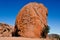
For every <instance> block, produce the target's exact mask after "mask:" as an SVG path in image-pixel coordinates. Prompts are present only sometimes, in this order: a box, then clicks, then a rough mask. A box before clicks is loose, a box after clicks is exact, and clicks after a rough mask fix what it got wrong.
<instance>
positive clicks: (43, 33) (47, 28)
mask: <svg viewBox="0 0 60 40" xmlns="http://www.w3.org/2000/svg"><path fill="white" fill-rule="evenodd" d="M49 29H50V28H49V26H48V25H47V26H46V25H45V27H44V28H43V31H42V33H41V35H42V38H46V36H47V34H48V33H49Z"/></svg>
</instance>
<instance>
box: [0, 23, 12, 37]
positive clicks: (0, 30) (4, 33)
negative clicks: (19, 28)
mask: <svg viewBox="0 0 60 40" xmlns="http://www.w3.org/2000/svg"><path fill="white" fill-rule="evenodd" d="M12 31H13V30H12V26H10V25H8V24H4V23H0V37H12Z"/></svg>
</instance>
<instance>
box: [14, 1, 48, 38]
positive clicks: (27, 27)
mask: <svg viewBox="0 0 60 40" xmlns="http://www.w3.org/2000/svg"><path fill="white" fill-rule="evenodd" d="M47 14H48V10H47V8H46V7H45V6H44V5H43V4H41V3H36V2H33V3H29V4H27V5H25V6H24V7H23V8H22V9H21V10H20V12H19V13H18V15H17V17H16V23H15V35H16V36H21V37H31V38H39V37H41V33H42V30H43V28H44V27H45V26H44V25H47Z"/></svg>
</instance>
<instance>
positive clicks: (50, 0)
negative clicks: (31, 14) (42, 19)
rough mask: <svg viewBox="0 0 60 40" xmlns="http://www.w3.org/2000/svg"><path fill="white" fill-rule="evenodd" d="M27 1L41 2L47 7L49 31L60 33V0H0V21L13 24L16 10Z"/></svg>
mask: <svg viewBox="0 0 60 40" xmlns="http://www.w3.org/2000/svg"><path fill="white" fill-rule="evenodd" d="M29 2H39V3H43V4H44V5H45V6H46V7H47V8H48V19H47V20H48V25H49V26H50V33H55V34H60V0H0V22H2V23H7V24H10V25H14V24H15V20H16V16H17V14H18V12H19V11H20V10H21V8H22V7H23V6H24V5H26V4H27V3H29Z"/></svg>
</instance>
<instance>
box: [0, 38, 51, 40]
mask: <svg viewBox="0 0 60 40" xmlns="http://www.w3.org/2000/svg"><path fill="white" fill-rule="evenodd" d="M0 40H50V39H43V38H41V39H40V38H23V37H0Z"/></svg>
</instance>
